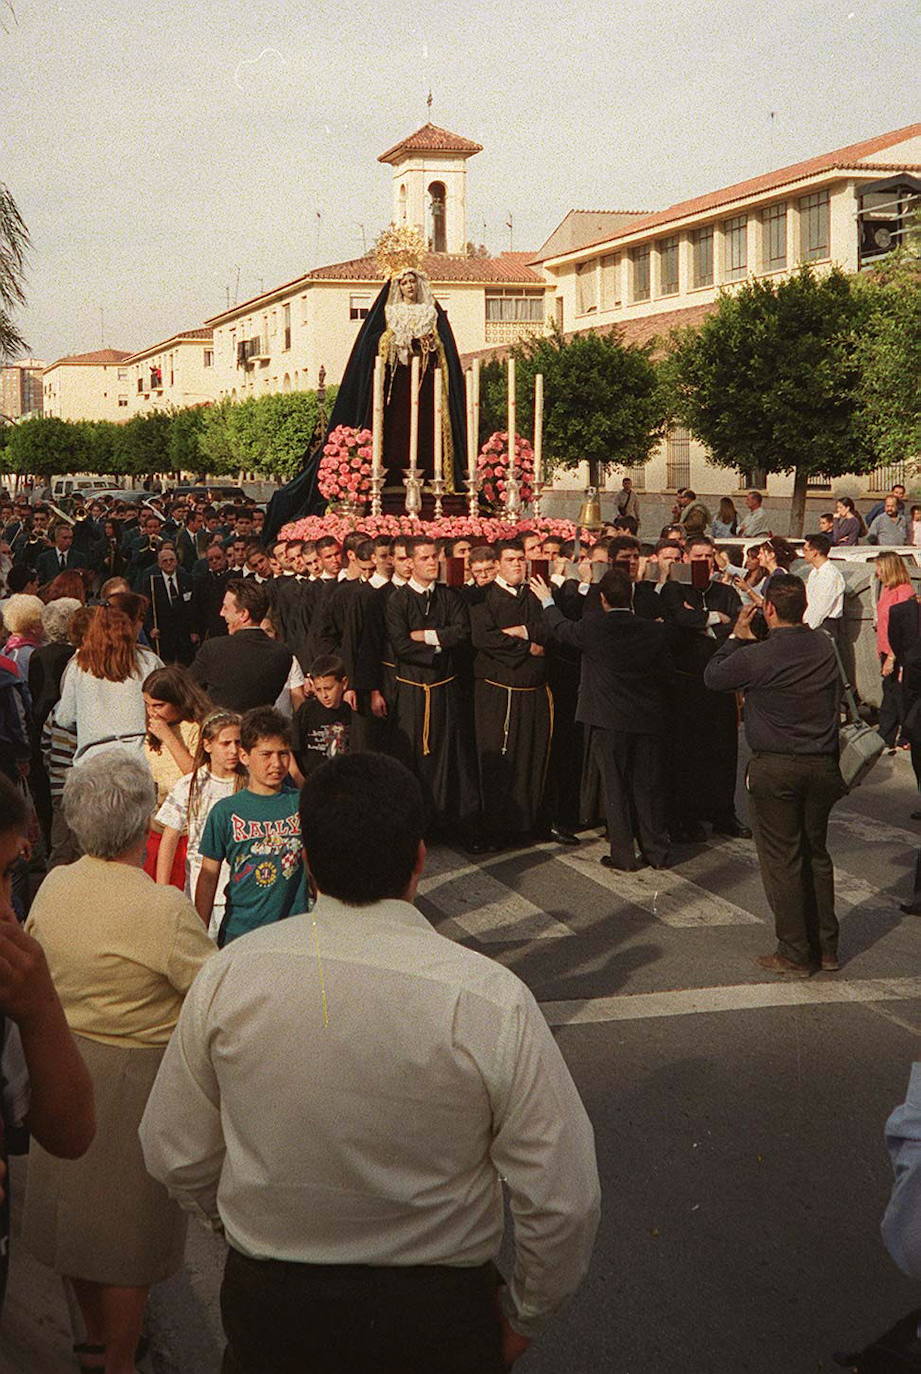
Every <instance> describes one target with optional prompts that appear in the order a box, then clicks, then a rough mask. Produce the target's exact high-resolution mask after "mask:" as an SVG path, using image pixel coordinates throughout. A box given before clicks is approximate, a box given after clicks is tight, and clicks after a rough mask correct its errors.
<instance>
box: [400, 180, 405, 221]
mask: <svg viewBox="0 0 921 1374" xmlns="http://www.w3.org/2000/svg"><path fill="white" fill-rule="evenodd" d="M398 214H399V220H398V223H400V224H405V223H406V183H405V182H403V184H402V185H401V187H400V191H399V207H398Z"/></svg>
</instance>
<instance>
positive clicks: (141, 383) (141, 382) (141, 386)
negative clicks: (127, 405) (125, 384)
mask: <svg viewBox="0 0 921 1374" xmlns="http://www.w3.org/2000/svg"><path fill="white" fill-rule="evenodd" d="M143 390H144V378H143V377H138V391H139V392H141V391H143Z"/></svg>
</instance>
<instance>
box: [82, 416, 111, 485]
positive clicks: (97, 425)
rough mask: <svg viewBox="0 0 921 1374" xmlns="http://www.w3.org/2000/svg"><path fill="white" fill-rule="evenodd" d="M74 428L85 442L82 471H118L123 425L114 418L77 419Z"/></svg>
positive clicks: (107, 472)
mask: <svg viewBox="0 0 921 1374" xmlns="http://www.w3.org/2000/svg"><path fill="white" fill-rule="evenodd" d="M74 428H75V429H76V430H77V432H78V434H79V435H80V437H81V439H82V444H83V449H82V462H83V466H82V468H81V469H80V471H81V472H95V473H102V474H105V475H106V476H108V475H109V474H113V475H114V474H115V473H116V472H117V471H118V459H117V457H116V447H117V443H118V436H119V431H120V430H121V425H117V424H115V422H114V421H113V420H77V421H75V422H74Z"/></svg>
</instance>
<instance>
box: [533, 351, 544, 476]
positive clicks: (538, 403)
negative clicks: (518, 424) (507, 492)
mask: <svg viewBox="0 0 921 1374" xmlns="http://www.w3.org/2000/svg"><path fill="white" fill-rule="evenodd" d="M543 464H544V374H543V373H542V372H538V374H537V376H536V377H535V378H534V480H535V482H542V481H543V480H544V467H543Z"/></svg>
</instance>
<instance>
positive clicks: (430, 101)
mask: <svg viewBox="0 0 921 1374" xmlns="http://www.w3.org/2000/svg"><path fill="white" fill-rule="evenodd" d="M425 103H426V106H427V107H428V112H429V119H431V117H432V88H431V86H429V98H428V100H427V101H426V102H425Z"/></svg>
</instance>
